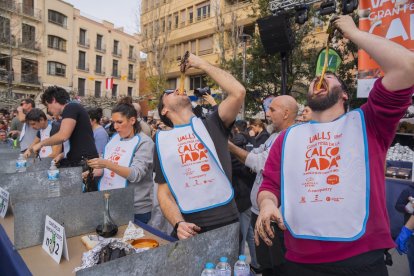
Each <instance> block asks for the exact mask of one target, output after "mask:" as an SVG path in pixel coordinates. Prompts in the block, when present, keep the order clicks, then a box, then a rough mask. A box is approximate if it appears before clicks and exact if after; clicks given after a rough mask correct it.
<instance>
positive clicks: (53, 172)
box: [47, 160, 60, 197]
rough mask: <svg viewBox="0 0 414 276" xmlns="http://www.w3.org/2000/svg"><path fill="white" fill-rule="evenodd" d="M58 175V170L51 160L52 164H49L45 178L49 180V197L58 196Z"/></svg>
mask: <svg viewBox="0 0 414 276" xmlns="http://www.w3.org/2000/svg"><path fill="white" fill-rule="evenodd" d="M59 175H60V172H59V169H58V168H57V167H56V164H55V162H54V161H53V160H52V162H51V163H50V168H49V170H48V171H47V178H48V179H49V190H48V196H49V197H57V196H60V187H59V182H58V181H57V180H58V179H59Z"/></svg>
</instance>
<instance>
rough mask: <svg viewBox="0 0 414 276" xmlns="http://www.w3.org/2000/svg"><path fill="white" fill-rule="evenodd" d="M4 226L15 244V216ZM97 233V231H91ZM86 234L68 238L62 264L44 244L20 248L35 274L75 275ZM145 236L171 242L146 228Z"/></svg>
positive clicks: (8, 217)
mask: <svg viewBox="0 0 414 276" xmlns="http://www.w3.org/2000/svg"><path fill="white" fill-rule="evenodd" d="M2 226H3V227H4V230H5V231H6V233H7V235H8V236H9V238H10V241H11V242H12V243H13V244H14V218H13V216H11V215H9V216H7V217H6V218H5V219H4V220H3V222H2ZM125 229H126V225H123V226H121V227H119V229H118V233H117V235H116V236H115V237H116V238H121V237H122V235H123V234H124V232H125ZM89 234H96V233H89ZM84 235H86V234H83V235H80V236H76V237H72V238H67V239H66V240H67V244H68V252H69V261H67V260H66V259H65V258H63V257H62V259H61V261H60V264H58V263H56V262H55V261H54V260H53V259H52V258H51V257H50V256H49V255H48V254H47V253H46V252H45V251H44V250H43V249H42V245H37V246H33V247H29V248H25V249H21V250H19V251H18V252H19V254H20V256H22V258H23V260H24V262H25V263H26V265H27V267H28V268H29V270H30V272H32V274H33V275H74V273H73V270H74V268H76V267H78V266H80V265H81V259H82V254H83V253H84V252H86V251H88V250H87V249H86V247H85V245H83V243H82V241H81V237H82V236H84ZM144 235H145V236H144V238H148V239H154V240H157V241H158V242H159V244H160V246H162V245H165V244H168V243H169V242H168V241H166V240H163V239H161V238H160V237H158V236H155V235H153V234H152V233H150V232H148V231H145V230H144Z"/></svg>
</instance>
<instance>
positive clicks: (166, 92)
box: [164, 89, 175, 95]
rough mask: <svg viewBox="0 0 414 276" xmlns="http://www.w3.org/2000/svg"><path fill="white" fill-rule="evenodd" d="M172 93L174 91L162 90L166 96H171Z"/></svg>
mask: <svg viewBox="0 0 414 276" xmlns="http://www.w3.org/2000/svg"><path fill="white" fill-rule="evenodd" d="M174 92H175V89H167V90H164V94H167V95H169V94H172V93H174Z"/></svg>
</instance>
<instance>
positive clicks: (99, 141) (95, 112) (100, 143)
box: [88, 108, 109, 155]
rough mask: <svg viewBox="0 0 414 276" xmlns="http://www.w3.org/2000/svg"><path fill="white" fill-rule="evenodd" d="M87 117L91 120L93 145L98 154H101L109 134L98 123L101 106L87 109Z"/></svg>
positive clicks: (100, 115) (100, 117)
mask: <svg viewBox="0 0 414 276" xmlns="http://www.w3.org/2000/svg"><path fill="white" fill-rule="evenodd" d="M88 115H89V119H90V120H91V125H92V130H93V138H94V139H95V146H96V150H97V151H98V154H99V155H101V154H103V151H104V148H105V146H106V143H108V140H109V136H108V133H107V132H106V130H105V129H104V128H103V127H102V126H101V125H100V122H101V119H102V115H103V112H102V108H91V109H89V110H88Z"/></svg>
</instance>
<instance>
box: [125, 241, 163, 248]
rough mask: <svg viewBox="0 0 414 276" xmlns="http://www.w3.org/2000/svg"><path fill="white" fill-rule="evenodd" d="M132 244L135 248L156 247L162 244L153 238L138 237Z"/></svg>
mask: <svg viewBox="0 0 414 276" xmlns="http://www.w3.org/2000/svg"><path fill="white" fill-rule="evenodd" d="M131 245H132V246H133V247H135V248H155V247H158V246H159V245H160V244H159V243H158V242H157V241H156V240H153V239H137V240H134V241H132V243H131Z"/></svg>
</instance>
